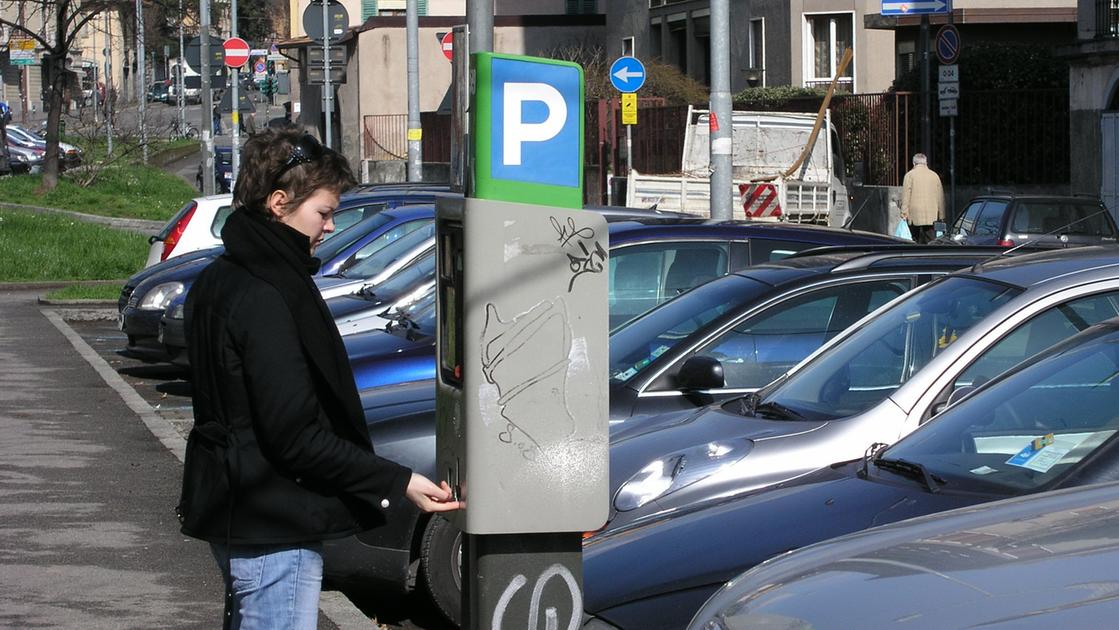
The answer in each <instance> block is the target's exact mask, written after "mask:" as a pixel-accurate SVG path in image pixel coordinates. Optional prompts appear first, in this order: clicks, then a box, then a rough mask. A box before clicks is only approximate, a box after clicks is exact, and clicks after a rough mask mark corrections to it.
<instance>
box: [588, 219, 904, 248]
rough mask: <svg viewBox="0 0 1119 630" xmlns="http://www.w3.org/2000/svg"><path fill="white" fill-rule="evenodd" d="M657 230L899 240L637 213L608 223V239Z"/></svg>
mask: <svg viewBox="0 0 1119 630" xmlns="http://www.w3.org/2000/svg"><path fill="white" fill-rule="evenodd" d="M656 233H661V234H664V235H666V236H671V237H672V238H687V237H704V236H708V237H711V238H741V239H746V238H766V239H787V240H792V241H800V242H809V243H820V244H821V245H832V244H837V242H840V243H851V244H854V243H898V244H900V243H903V242H904V241H902V240H900V239H896V238H894V237H892V236H886V235H883V234H877V233H874V232H864V231H862V230H849V229H843V228H830V227H824V226H820V225H809V224H800V223H792V224H790V223H771V222H765V221H722V220H713V219H703V218H699V217H696V218H683V217H647V218H646V217H639V218H634V219H632V220H619V221H616V222H613V223H611V224H610V238H611V242H612V243H621V242H625V241H626V240H629V235H631V234H632V235H633V238H634V239H645V238H648V237H649V235H650V234H656Z"/></svg>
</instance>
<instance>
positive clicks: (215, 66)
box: [186, 35, 225, 87]
mask: <svg viewBox="0 0 1119 630" xmlns="http://www.w3.org/2000/svg"><path fill="white" fill-rule="evenodd" d="M220 43H221V38H220V37H218V36H217V35H210V76H211V77H218V78H220V77H221V73H222V66H224V65H225V51H224V50H222V47H221V46H220V45H219V44H220ZM186 62H187V65H188V66H190V69H191V70H194V71H195V72H198V73H199V74H201V72H202V38H201V37H195V38H194V39H192V40H190V41H189V42H187V47H186ZM188 78H189V77H188ZM188 87H190V86H188Z"/></svg>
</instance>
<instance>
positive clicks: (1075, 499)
mask: <svg viewBox="0 0 1119 630" xmlns="http://www.w3.org/2000/svg"><path fill="white" fill-rule="evenodd" d="M1117 563H1119V484H1117V483H1108V484H1101V485H1095V486H1086V487H1084V488H1077V489H1073V490H1061V491H1057V492H1051V493H1041V494H1037V495H1034V496H1030V497H1024V498H1018V499H1007V500H1004V501H997V502H994V503H987V504H985V505H980V506H976V507H967V508H961V509H958V510H953V511H951V512H944V513H941V514H937V515H932V516H925V517H920V518H915V519H911V520H908V521H902V522H900V523H895V524H892V525H886V526H883V527H876V528H874V529H869V530H866V531H863V532H859V533H856V534H849V535H847V536H843V537H840V538H834V539H832V540H830V541H826V542H822V543H818V544H815V545H812V546H810V547H805V548H803V549H800V550H798V551H795V552H792V553H790V554H786V555H784V556H778V557H777V558H774V559H773V560H770V561H769V562H766V563H765V564H762V565H759V566H757V567H755V568H754V569H752V570H750V571H747V572H746V573H743V574H742V575H740V576H738V577H736V578H735V579H733V580H731V581H730V582H728V583H727V584H726V585H725V586H724V587H723V588H722V590H720V591H718V592H717V593H715V594H714V595H713V596H712V597H711V599H709V600H708V601H707V603H706V604H704V606H703V608H701V609H700V610H699V612H698V613H697V614H696V616H695V618H694V619H693V620H692V623H691V624H690V625H689V626H688V628H689V630H740V629H741V630H745V629H746V628H819V629H826V628H885V627H888V626H894V625H901V626H902V627H905V628H912V629H913V630H920V629H925V628H928V629H930V630H931V629H940V628H976V627H996V626H997V627H1021V626H1022V625H1023V624H1024V625H1027V626H1029V627H1046V628H1048V627H1060V626H1062V625H1065V626H1066V627H1073V628H1105V627H1112V626H1111V624H1113V623H1115V619H1116V617H1117V616H1119V599H1117V598H1116V597H1115V588H1116V587H1115V566H1116V564H1117Z"/></svg>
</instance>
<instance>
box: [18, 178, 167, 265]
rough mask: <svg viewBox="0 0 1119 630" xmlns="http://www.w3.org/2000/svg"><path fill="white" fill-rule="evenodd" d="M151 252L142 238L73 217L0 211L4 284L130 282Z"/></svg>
mask: <svg viewBox="0 0 1119 630" xmlns="http://www.w3.org/2000/svg"><path fill="white" fill-rule="evenodd" d="M3 179H12V178H3ZM147 250H148V243H147V239H146V238H145V237H144V236H142V235H140V234H134V233H131V232H123V231H120V230H114V229H112V228H109V227H105V226H102V225H96V224H91V223H86V222H84V221H78V220H75V219H70V218H68V217H60V216H56V215H49V214H35V213H31V212H23V211H20V210H0V252H3V255H2V256H0V282H33V281H40V282H41V281H53V280H109V279H113V278H127V277H128V276H130V275H132V274H133V273H135V272H136V270H138V269H141V268H142V267H143V266H144V262H145V261H146V260H147Z"/></svg>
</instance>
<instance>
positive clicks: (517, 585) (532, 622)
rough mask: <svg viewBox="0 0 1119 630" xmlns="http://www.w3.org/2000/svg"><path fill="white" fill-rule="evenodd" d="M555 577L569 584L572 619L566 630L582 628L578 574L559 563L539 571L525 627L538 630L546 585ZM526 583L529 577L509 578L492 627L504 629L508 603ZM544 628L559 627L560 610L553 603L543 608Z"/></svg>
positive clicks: (499, 600) (516, 576)
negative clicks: (575, 574)
mask: <svg viewBox="0 0 1119 630" xmlns="http://www.w3.org/2000/svg"><path fill="white" fill-rule="evenodd" d="M554 577H561V578H563V581H564V583H565V584H567V590H568V594H569V595H570V596H571V619H570V620H569V621H568V623H567V630H578V628H579V621H580V618H581V616H582V610H583V595H582V593H581V592H580V591H579V584H578V583H577V582H576V581H575V576H574V575H572V574H571V571H569V570H568V569H567V567H565V566H563V565H562V564H559V563H556V564H553V565H552V566H550V567H548V568H547V569H545V570H544V572H543V573H541V574H540V577H538V578H537V579H536V584H535V585H534V586H533V588H532V599H530V600H529V604H528V625H527V626H524V627H527V628H528V630H536V626H537V623H538V621H539V620H538V616H539V614H540V598H541V597H543V595H544V587H545V586H546V585H547V584H548V581H549V580H551V579H552V578H554ZM527 582H528V579H527V578H525V576H524V575H521V574H517V575H514V576H513V579H512V580H510V581H509V585H508V586H506V587H505V591H503V592H502V593H501V597H500V598H498V600H497V606H496V607H495V608H494V612H493V623H492V624H491V625H490V630H503V629H502V623H503V622H504V621H505V612H506V611H507V610H508V609H509V602H511V601H512V600H513V596H514V595H516V594H517V591H519V590H521V587H522V586H524V585H525V584H526V583H527ZM518 627H522V626H518ZM544 630H559V613H558V612H557V610H556V608H555V607H554V606H548V607H547V608H545V609H544Z"/></svg>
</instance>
